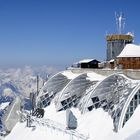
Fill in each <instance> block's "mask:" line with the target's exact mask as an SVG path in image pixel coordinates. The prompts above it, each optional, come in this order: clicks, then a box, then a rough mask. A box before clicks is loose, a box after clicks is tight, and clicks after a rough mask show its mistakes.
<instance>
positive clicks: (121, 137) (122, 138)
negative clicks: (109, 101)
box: [5, 104, 140, 140]
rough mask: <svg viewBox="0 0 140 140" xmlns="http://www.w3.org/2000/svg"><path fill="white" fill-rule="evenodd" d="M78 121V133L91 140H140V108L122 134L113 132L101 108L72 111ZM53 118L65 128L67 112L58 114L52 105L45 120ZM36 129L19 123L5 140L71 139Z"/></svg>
mask: <svg viewBox="0 0 140 140" xmlns="http://www.w3.org/2000/svg"><path fill="white" fill-rule="evenodd" d="M72 111H73V113H74V114H75V116H76V117H77V119H78V128H77V131H78V132H80V133H82V134H86V135H89V137H90V139H89V140H139V139H140V121H139V116H140V106H139V107H138V108H137V109H136V111H135V113H134V115H133V116H132V117H131V118H130V119H129V121H128V122H127V123H126V125H125V127H124V128H123V129H122V130H120V132H118V133H115V132H114V131H113V121H112V119H111V117H110V116H109V115H108V113H107V112H104V111H103V109H101V108H99V109H97V110H93V111H92V112H88V113H86V114H84V115H81V114H80V112H79V111H78V110H77V109H74V108H73V109H72ZM46 117H47V118H51V119H52V120H54V121H57V122H59V123H61V124H62V125H63V126H65V124H66V123H65V117H66V112H65V111H61V112H56V111H55V106H54V105H53V104H52V105H50V106H49V107H48V108H46V114H45V118H46ZM33 125H34V127H31V128H27V127H26V123H17V125H16V126H15V128H14V129H13V130H12V132H11V133H10V134H9V135H8V136H7V137H6V138H5V140H18V139H20V140H25V139H26V140H31V139H34V140H38V139H40V140H45V139H48V140H56V139H60V140H70V139H71V137H70V135H68V134H65V133H63V132H62V131H57V130H56V129H51V128H48V127H46V126H42V125H38V124H35V123H34V124H33ZM74 140H77V139H74Z"/></svg>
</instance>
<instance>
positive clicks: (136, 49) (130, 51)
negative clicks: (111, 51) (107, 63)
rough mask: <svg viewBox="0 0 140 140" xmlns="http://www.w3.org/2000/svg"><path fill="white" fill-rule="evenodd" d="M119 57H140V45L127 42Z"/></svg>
mask: <svg viewBox="0 0 140 140" xmlns="http://www.w3.org/2000/svg"><path fill="white" fill-rule="evenodd" d="M118 57H140V46H138V45H135V44H127V45H126V46H125V47H124V49H123V50H122V52H121V53H120V54H119V55H118Z"/></svg>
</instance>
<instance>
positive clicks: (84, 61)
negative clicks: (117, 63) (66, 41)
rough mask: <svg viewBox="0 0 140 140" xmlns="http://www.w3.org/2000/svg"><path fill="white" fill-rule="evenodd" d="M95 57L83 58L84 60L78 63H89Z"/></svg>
mask: <svg viewBox="0 0 140 140" xmlns="http://www.w3.org/2000/svg"><path fill="white" fill-rule="evenodd" d="M93 60H94V59H83V60H80V61H79V62H78V63H89V62H91V61H93Z"/></svg>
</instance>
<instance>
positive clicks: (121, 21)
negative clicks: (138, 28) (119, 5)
mask: <svg viewBox="0 0 140 140" xmlns="http://www.w3.org/2000/svg"><path fill="white" fill-rule="evenodd" d="M115 18H116V25H117V31H118V33H119V34H122V31H123V30H124V27H125V18H124V16H123V14H122V12H120V14H117V13H116V12H115Z"/></svg>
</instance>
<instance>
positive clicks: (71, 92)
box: [55, 72, 105, 111]
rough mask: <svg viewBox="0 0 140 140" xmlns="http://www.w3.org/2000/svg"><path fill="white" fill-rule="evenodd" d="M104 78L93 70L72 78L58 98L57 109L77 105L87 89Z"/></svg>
mask: <svg viewBox="0 0 140 140" xmlns="http://www.w3.org/2000/svg"><path fill="white" fill-rule="evenodd" d="M104 78H105V77H104V76H101V75H98V74H96V73H94V72H91V73H83V74H81V75H79V76H77V77H76V78H74V79H73V80H71V81H70V82H69V83H68V84H67V85H66V87H65V88H64V89H63V90H62V91H61V92H60V93H59V95H58V98H56V102H55V105H56V109H57V111H61V110H65V109H67V108H70V107H72V106H74V107H75V106H77V104H78V103H79V101H80V99H81V97H82V96H84V94H86V91H87V90H88V89H89V88H91V87H92V86H94V85H95V84H96V83H97V82H98V81H101V80H102V79H104Z"/></svg>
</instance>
